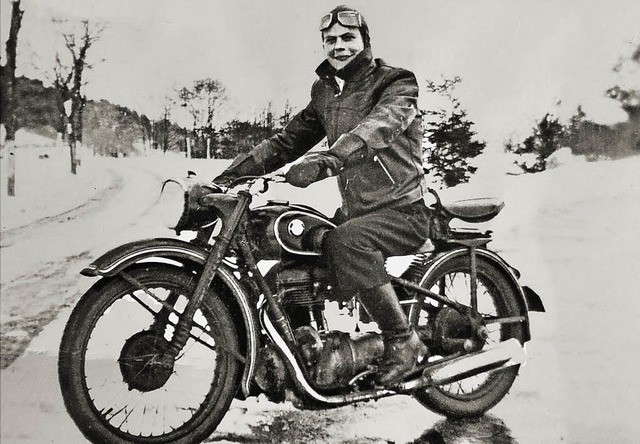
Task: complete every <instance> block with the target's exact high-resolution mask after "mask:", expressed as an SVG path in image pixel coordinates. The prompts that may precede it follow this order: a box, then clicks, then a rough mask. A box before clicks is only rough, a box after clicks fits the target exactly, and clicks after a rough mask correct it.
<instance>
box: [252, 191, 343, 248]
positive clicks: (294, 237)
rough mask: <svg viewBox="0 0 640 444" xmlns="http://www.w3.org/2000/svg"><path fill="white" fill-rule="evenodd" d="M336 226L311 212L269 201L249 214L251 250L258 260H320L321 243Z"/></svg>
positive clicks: (294, 205)
mask: <svg viewBox="0 0 640 444" xmlns="http://www.w3.org/2000/svg"><path fill="white" fill-rule="evenodd" d="M335 226H336V225H335V224H333V223H332V222H331V221H330V220H329V218H328V217H326V216H325V215H324V214H322V213H320V212H319V211H317V210H315V209H314V208H311V207H308V206H306V205H298V204H290V203H289V202H282V201H269V202H268V203H267V204H266V205H264V206H261V207H258V208H254V209H252V210H251V211H250V212H249V231H250V233H251V235H250V238H251V243H252V249H253V253H254V255H255V256H256V259H258V260H279V259H281V258H282V257H286V256H290V255H293V256H320V255H321V254H322V249H321V240H322V238H323V237H324V234H326V232H327V231H330V230H332V229H333V228H335Z"/></svg>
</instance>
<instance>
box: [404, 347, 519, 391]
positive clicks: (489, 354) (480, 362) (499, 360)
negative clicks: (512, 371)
mask: <svg viewBox="0 0 640 444" xmlns="http://www.w3.org/2000/svg"><path fill="white" fill-rule="evenodd" d="M526 360H527V353H526V351H525V349H524V347H523V346H522V345H520V342H518V340H517V339H515V338H511V339H509V340H507V341H504V342H501V343H499V344H498V345H496V346H495V347H491V348H486V349H484V350H480V351H477V352H475V353H470V354H468V355H464V356H460V357H457V358H452V359H443V360H442V361H436V362H434V363H433V364H430V365H429V366H428V367H427V368H426V369H425V370H424V371H423V372H422V376H420V377H419V378H416V379H413V380H411V381H407V382H406V383H404V384H402V385H401V386H400V387H399V388H400V391H405V390H414V389H416V388H421V387H427V386H434V385H442V384H450V383H452V382H456V381H460V380H461V379H465V378H469V377H470V376H475V375H478V374H480V373H484V372H488V371H490V370H497V369H502V368H507V367H511V366H512V365H518V364H523V363H525V362H526Z"/></svg>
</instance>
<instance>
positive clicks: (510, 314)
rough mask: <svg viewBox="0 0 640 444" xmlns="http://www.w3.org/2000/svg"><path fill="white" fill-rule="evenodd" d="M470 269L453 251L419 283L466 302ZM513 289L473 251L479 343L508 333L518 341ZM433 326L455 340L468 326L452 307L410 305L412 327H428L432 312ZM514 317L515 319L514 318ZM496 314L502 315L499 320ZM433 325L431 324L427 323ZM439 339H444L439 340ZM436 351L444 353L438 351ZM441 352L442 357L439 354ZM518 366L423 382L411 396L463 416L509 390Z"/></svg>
mask: <svg viewBox="0 0 640 444" xmlns="http://www.w3.org/2000/svg"><path fill="white" fill-rule="evenodd" d="M470 282H471V280H470V269H469V258H468V256H466V255H464V256H458V257H454V258H452V259H451V260H448V261H446V262H444V263H443V264H441V265H439V266H437V267H436V269H434V270H433V272H432V273H431V274H430V275H428V276H424V277H423V278H422V282H421V283H420V285H421V286H422V287H424V288H426V289H429V290H431V291H433V292H435V293H438V294H441V295H443V296H446V297H448V298H449V299H451V300H454V301H456V302H458V303H460V304H464V305H467V306H470V299H471V298H470V294H471V285H470ZM516 292H517V289H516V288H515V287H514V285H513V283H512V282H511V281H510V280H509V279H508V277H506V276H505V272H504V270H502V269H500V268H498V267H497V266H496V265H494V264H493V263H491V262H489V261H488V260H486V259H484V258H483V257H482V256H478V261H477V295H478V312H479V313H480V315H481V316H482V318H483V324H486V329H487V330H486V332H487V333H488V336H487V338H486V340H485V343H484V347H487V346H491V345H495V344H497V343H499V342H503V341H506V340H508V339H510V338H516V339H518V341H519V342H520V343H523V339H524V327H523V323H524V316H523V313H522V312H521V308H520V305H519V304H518V295H517V294H516ZM438 316H439V319H438V320H437V323H439V324H442V325H439V326H438V327H436V328H437V329H438V331H439V332H440V333H443V332H444V335H445V336H447V335H449V337H447V338H446V340H449V342H450V343H454V342H455V341H461V340H463V339H464V335H465V334H469V335H470V333H468V332H470V331H471V329H470V328H469V326H468V325H467V326H465V325H464V321H463V317H461V316H459V315H457V313H455V312H453V310H450V309H447V308H444V309H443V307H441V306H439V304H437V303H435V305H426V306H425V307H424V308H422V309H421V310H420V312H417V308H416V307H415V306H414V307H413V308H412V312H411V313H410V319H411V320H412V322H413V323H414V325H416V326H417V328H418V329H420V327H424V326H426V325H427V324H428V323H431V325H432V326H433V324H434V322H436V320H435V319H434V317H436V318H437V317H438ZM518 318H520V319H521V320H520V321H514V320H515V319H518ZM499 319H503V320H505V322H504V323H501V322H499V321H496V320H499ZM431 328H433V327H431ZM441 342H445V341H441ZM440 352H441V353H443V355H444V352H442V351H440ZM443 357H446V356H443ZM518 369H519V366H518V365H514V366H511V367H507V368H505V369H501V370H495V371H492V372H488V373H481V374H479V375H476V376H471V377H469V378H466V379H463V380H461V381H457V382H454V383H451V384H445V385H441V386H435V387H429V388H427V389H423V390H418V391H416V392H415V393H414V396H415V397H416V399H418V401H420V402H421V403H422V404H423V405H424V406H426V407H427V408H429V409H430V410H433V411H434V412H436V413H440V414H442V415H445V416H447V417H452V418H463V417H473V416H479V415H482V414H483V413H485V412H486V411H487V410H489V409H490V408H492V407H493V406H494V405H496V404H497V403H498V402H499V401H500V400H501V399H502V398H503V397H504V396H505V395H506V394H507V392H508V391H509V389H510V388H511V386H512V384H513V382H514V380H515V378H516V376H517V375H518Z"/></svg>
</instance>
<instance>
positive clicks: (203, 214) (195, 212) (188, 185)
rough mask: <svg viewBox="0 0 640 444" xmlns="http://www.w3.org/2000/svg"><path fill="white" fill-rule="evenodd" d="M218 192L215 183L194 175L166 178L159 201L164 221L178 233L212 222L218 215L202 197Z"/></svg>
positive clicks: (195, 229)
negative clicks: (201, 201) (183, 177)
mask: <svg viewBox="0 0 640 444" xmlns="http://www.w3.org/2000/svg"><path fill="white" fill-rule="evenodd" d="M216 192H220V190H219V189H218V188H217V187H215V186H214V185H212V184H210V183H202V182H199V181H198V180H196V179H194V178H192V177H188V178H186V179H168V180H166V181H165V182H164V184H163V185H162V193H161V195H160V202H159V208H160V217H161V220H162V223H163V224H164V225H165V226H167V227H168V228H170V229H173V230H175V231H176V233H178V234H180V232H181V231H198V230H199V229H201V228H203V227H205V226H207V225H210V224H212V223H213V222H215V221H216V219H218V216H217V214H216V213H215V211H213V209H212V208H210V207H204V206H202V205H201V204H200V198H201V197H202V196H204V195H207V194H211V193H216Z"/></svg>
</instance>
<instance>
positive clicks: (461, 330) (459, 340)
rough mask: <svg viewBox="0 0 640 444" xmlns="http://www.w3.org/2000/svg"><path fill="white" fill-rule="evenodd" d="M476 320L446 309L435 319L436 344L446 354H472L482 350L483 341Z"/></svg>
mask: <svg viewBox="0 0 640 444" xmlns="http://www.w3.org/2000/svg"><path fill="white" fill-rule="evenodd" d="M474 324H475V322H474V320H471V319H469V318H468V317H467V316H464V315H462V314H460V313H459V312H457V311H456V310H454V309H452V308H449V307H445V308H443V309H442V310H441V311H440V312H439V313H438V315H437V316H436V319H435V338H434V339H435V342H436V344H437V346H438V347H439V348H440V349H441V350H442V351H444V352H445V354H450V353H456V352H471V351H478V350H481V349H482V346H483V344H484V342H483V341H480V340H478V338H477V337H476V335H475V334H474V331H476V328H475V325H474Z"/></svg>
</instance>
